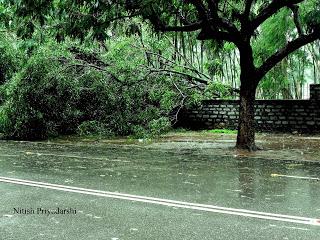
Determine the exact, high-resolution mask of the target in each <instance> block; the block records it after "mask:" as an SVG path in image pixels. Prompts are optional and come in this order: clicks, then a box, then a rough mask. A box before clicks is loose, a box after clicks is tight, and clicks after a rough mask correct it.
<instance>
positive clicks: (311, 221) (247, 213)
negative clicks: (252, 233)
mask: <svg viewBox="0 0 320 240" xmlns="http://www.w3.org/2000/svg"><path fill="white" fill-rule="evenodd" d="M0 182H4V183H12V184H17V185H24V186H31V187H38V188H45V189H53V190H58V191H64V192H74V193H81V194H86V195H93V196H100V197H107V198H114V199H122V200H130V201H133V202H143V203H152V204H158V205H164V206H170V207H176V208H185V209H193V210H200V211H206V212H215V213H223V214H229V215H237V216H244V217H251V218H259V219H265V220H274V221H282V222H291V223H299V224H306V225H315V226H320V220H319V219H315V218H307V217H299V216H290V215H283V214H275V213H267V212H258V211H252V210H246V209H237V208H226V207H219V206H214V205H207V204H197V203H189V202H181V201H174V200H169V199H162V198H152V197H145V196H139V195H131V194H124V193H117V192H108V191H100V190H94V189H87V188H79V187H71V186H66V185H58V184H50V183H45V182H35V181H29V180H23V179H16V178H7V177H0Z"/></svg>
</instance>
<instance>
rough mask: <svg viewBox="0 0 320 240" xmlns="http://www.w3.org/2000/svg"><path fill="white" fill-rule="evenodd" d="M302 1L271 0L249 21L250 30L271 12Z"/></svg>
mask: <svg viewBox="0 0 320 240" xmlns="http://www.w3.org/2000/svg"><path fill="white" fill-rule="evenodd" d="M303 1H305V0H273V1H272V2H271V3H270V4H269V5H268V6H266V7H265V8H264V9H262V10H261V12H260V13H259V14H258V16H256V17H255V18H254V19H253V20H252V21H251V30H252V31H254V30H256V29H257V28H258V27H259V26H260V25H261V24H262V23H264V22H265V21H266V20H267V19H268V18H269V17H271V16H272V15H273V14H275V13H277V12H278V11H279V10H280V9H281V8H284V7H287V6H290V5H294V4H298V3H301V2H303Z"/></svg>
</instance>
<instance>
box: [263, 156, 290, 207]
mask: <svg viewBox="0 0 320 240" xmlns="http://www.w3.org/2000/svg"><path fill="white" fill-rule="evenodd" d="M286 165H287V162H285V161H280V162H278V161H276V160H261V161H260V164H259V165H258V166H257V167H258V169H259V171H260V172H261V178H260V179H261V182H259V186H260V193H261V198H263V200H271V201H272V202H283V201H284V200H285V199H286V198H287V195H286V193H285V191H286V188H287V185H288V180H289V179H288V178H283V177H277V176H276V175H275V174H281V175H287V174H288V168H287V166H286Z"/></svg>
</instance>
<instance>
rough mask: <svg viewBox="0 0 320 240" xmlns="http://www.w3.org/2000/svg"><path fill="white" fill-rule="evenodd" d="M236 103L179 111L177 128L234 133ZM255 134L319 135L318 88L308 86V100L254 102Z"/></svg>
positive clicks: (210, 103)
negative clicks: (222, 129) (258, 132)
mask: <svg viewBox="0 0 320 240" xmlns="http://www.w3.org/2000/svg"><path fill="white" fill-rule="evenodd" d="M238 116H239V101H237V100H212V101H204V102H203V104H202V106H201V107H198V108H193V109H186V110H183V111H181V113H180V114H179V119H178V126H180V127H185V128H189V129H194V130H196V129H215V128H228V129H237V126H238ZM255 120H256V126H255V127H256V130H257V131H264V132H293V131H297V132H300V133H320V85H311V86H310V99H309V100H257V101H256V102H255Z"/></svg>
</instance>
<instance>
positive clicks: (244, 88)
mask: <svg viewBox="0 0 320 240" xmlns="http://www.w3.org/2000/svg"><path fill="white" fill-rule="evenodd" d="M248 77H249V76H248ZM250 78H251V79H246V81H241V82H242V84H241V86H240V109H239V124H238V136H237V145H236V147H237V148H238V149H245V150H249V151H256V150H257V149H258V148H257V146H256V144H255V121H254V102H255V95H256V88H257V86H256V84H255V81H254V80H253V79H252V76H250ZM244 82H246V83H247V84H243V83H244ZM250 82H251V83H252V84H250Z"/></svg>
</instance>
